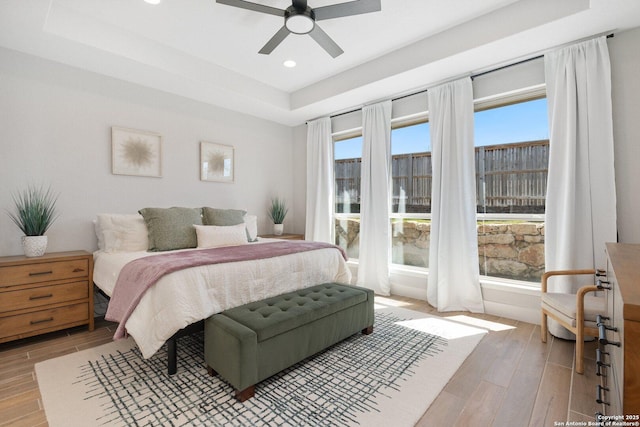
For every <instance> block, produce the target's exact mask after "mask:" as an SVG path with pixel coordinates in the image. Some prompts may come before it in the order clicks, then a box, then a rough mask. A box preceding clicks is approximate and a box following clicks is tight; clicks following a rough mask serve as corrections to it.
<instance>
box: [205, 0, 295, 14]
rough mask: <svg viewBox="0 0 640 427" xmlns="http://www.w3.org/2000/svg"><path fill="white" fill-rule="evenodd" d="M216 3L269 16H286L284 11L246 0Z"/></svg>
mask: <svg viewBox="0 0 640 427" xmlns="http://www.w3.org/2000/svg"><path fill="white" fill-rule="evenodd" d="M216 3H220V4H226V5H227V6H233V7H239V8H240V9H247V10H253V11H254V12H262V13H267V14H269V15H276V16H284V12H285V11H284V10H282V9H277V8H275V7H270V6H265V5H263V4H258V3H251V2H250V1H244V0H216Z"/></svg>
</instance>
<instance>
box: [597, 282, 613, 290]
mask: <svg viewBox="0 0 640 427" xmlns="http://www.w3.org/2000/svg"><path fill="white" fill-rule="evenodd" d="M596 286H597V287H598V289H600V290H603V289H607V290H611V282H609V281H608V280H600V279H598V280H597V281H596Z"/></svg>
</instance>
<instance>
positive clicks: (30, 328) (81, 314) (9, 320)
mask: <svg viewBox="0 0 640 427" xmlns="http://www.w3.org/2000/svg"><path fill="white" fill-rule="evenodd" d="M88 317H89V304H88V303H86V302H85V303H80V304H73V305H66V306H62V307H57V308H50V309H45V310H40V311H34V312H31V313H26V314H19V315H16V316H8V317H0V342H3V340H2V339H3V338H5V337H8V336H21V335H23V336H29V335H33V332H34V331H38V330H41V329H50V330H55V329H58V328H59V327H60V326H62V325H66V324H70V323H76V324H82V323H87V321H88Z"/></svg>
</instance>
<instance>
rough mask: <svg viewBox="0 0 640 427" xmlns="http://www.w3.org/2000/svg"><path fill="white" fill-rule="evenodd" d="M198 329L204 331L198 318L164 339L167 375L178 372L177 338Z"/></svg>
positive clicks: (97, 288)
mask: <svg viewBox="0 0 640 427" xmlns="http://www.w3.org/2000/svg"><path fill="white" fill-rule="evenodd" d="M93 286H94V290H95V292H98V293H99V294H100V295H102V296H103V297H105V298H106V299H107V301H108V300H110V299H111V298H109V295H107V294H106V293H104V291H103V290H102V289H100V288H99V287H98V286H96V285H95V283H94V285H93ZM200 331H204V320H200V321H198V322H196V323H192V324H191V325H188V326H187V327H185V328H182V329H180V330H179V331H178V332H176V333H175V334H173V336H172V337H171V338H169V339H168V340H167V341H166V345H167V374H168V375H175V374H176V372H178V338H181V337H184V336H187V335H192V334H195V333H197V332H200Z"/></svg>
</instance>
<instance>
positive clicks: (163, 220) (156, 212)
mask: <svg viewBox="0 0 640 427" xmlns="http://www.w3.org/2000/svg"><path fill="white" fill-rule="evenodd" d="M138 212H139V213H140V215H142V217H143V218H144V222H145V223H146V224H147V230H148V232H149V251H151V252H160V251H171V250H174V249H186V248H195V247H197V246H198V239H197V237H196V230H195V228H194V227H193V224H196V225H202V209H200V208H178V207H173V208H144V209H140V210H139V211H138Z"/></svg>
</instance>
